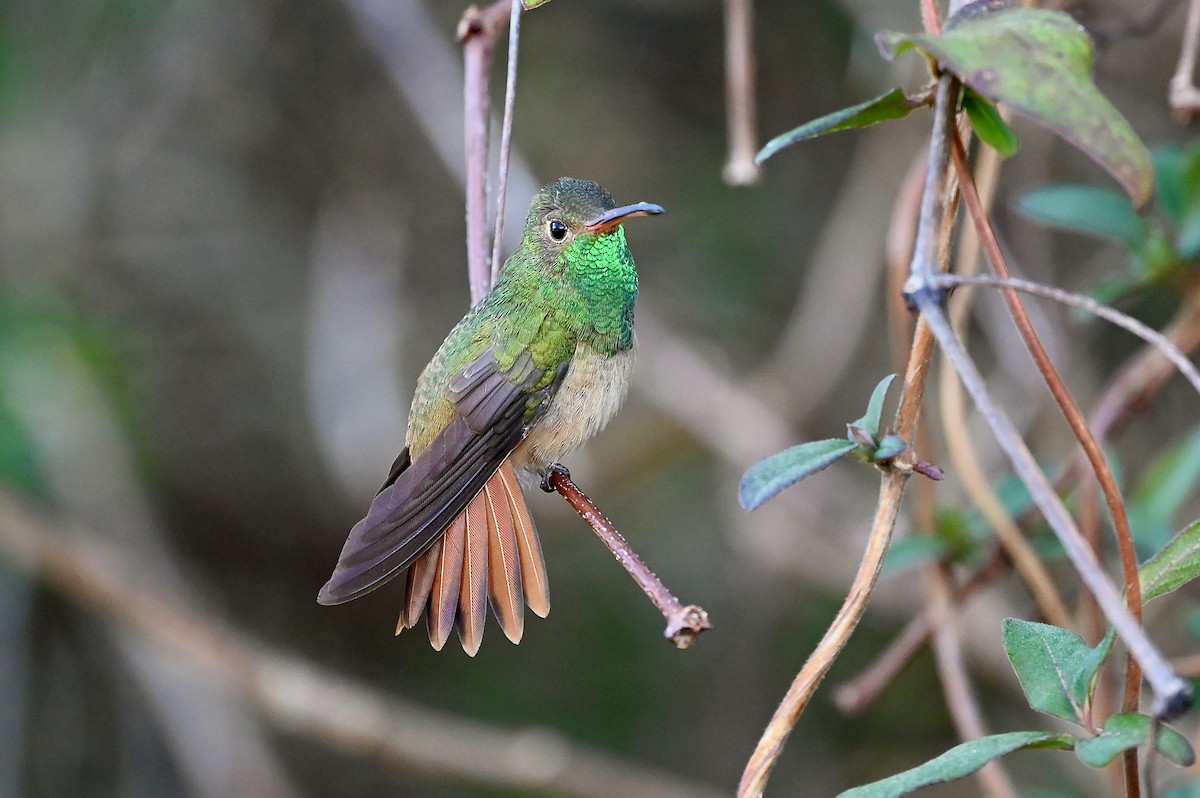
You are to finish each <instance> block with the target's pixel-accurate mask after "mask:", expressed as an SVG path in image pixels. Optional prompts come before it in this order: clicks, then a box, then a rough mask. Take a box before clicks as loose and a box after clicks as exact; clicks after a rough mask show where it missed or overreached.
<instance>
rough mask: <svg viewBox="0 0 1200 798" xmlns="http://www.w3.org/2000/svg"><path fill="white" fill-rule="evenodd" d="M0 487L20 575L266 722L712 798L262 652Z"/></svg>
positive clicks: (496, 775)
mask: <svg viewBox="0 0 1200 798" xmlns="http://www.w3.org/2000/svg"><path fill="white" fill-rule="evenodd" d="M60 525H61V524H60V522H58V521H54V520H51V519H48V518H45V517H43V516H41V515H35V514H34V513H33V512H32V511H30V510H29V509H27V508H26V507H24V506H22V505H21V504H20V503H18V501H17V500H15V499H14V498H12V497H11V496H10V495H9V494H7V493H5V492H0V553H2V554H3V555H4V556H5V557H6V558H7V559H8V560H10V561H11V562H12V563H14V564H15V565H16V566H17V567H19V568H20V569H21V570H22V571H24V572H25V573H27V574H28V575H29V576H30V577H32V578H37V579H41V580H43V581H45V582H46V583H47V584H48V585H49V586H51V587H52V588H54V589H55V590H58V591H59V592H61V593H62V594H64V595H65V596H67V597H68V598H70V599H72V600H74V601H75V602H77V603H79V604H81V605H83V606H84V607H86V608H88V609H90V610H91V611H93V612H95V613H97V614H99V615H100V616H102V617H103V618H105V619H108V620H111V621H113V622H115V623H118V624H120V625H122V626H124V627H126V628H129V629H130V630H132V631H134V632H136V633H137V634H139V635H141V636H142V637H144V638H146V639H147V640H150V641H152V642H153V643H155V644H156V645H158V646H160V647H161V648H162V649H163V650H164V651H167V652H169V653H171V654H173V655H175V656H176V657H177V658H178V659H179V661H180V663H181V664H183V665H186V666H187V667H190V668H192V669H193V670H195V671H197V672H198V673H199V675H200V676H202V677H203V678H205V679H208V680H211V681H213V682H216V683H218V684H219V685H220V686H221V687H223V688H224V689H226V690H228V691H229V692H230V693H233V694H236V695H238V696H240V697H241V698H242V699H243V700H244V701H245V702H246V703H247V704H249V705H250V706H251V707H253V708H254V709H255V710H256V711H257V712H258V713H259V714H260V715H261V716H262V717H263V719H264V720H266V721H268V722H269V723H271V724H272V725H274V726H275V727H276V728H278V729H280V730H282V731H286V732H290V733H293V734H299V735H303V736H306V737H310V738H312V739H314V740H317V741H318V742H321V743H322V744H324V745H327V746H328V747H330V748H333V749H336V750H339V751H341V752H343V753H345V754H347V755H352V756H356V757H365V758H372V759H375V760H377V761H378V762H379V763H381V764H384V765H386V766H388V767H390V768H392V769H394V770H396V771H398V772H401V773H403V774H406V775H411V773H412V772H413V770H414V769H415V770H419V771H421V772H423V773H425V774H427V775H431V776H437V777H442V778H447V779H454V780H460V781H466V782H470V783H473V784H477V785H480V786H485V787H489V788H501V789H508V790H514V791H521V792H529V793H534V794H539V795H570V796H579V797H580V798H611V796H613V795H621V796H639V797H644V798H660V796H672V797H673V798H686V797H689V796H690V797H691V798H716V796H718V795H719V794H720V793H719V792H718V791H716V790H714V789H713V788H711V787H708V786H705V785H701V784H697V783H695V782H688V781H683V780H680V779H678V778H675V777H673V776H669V775H666V774H663V773H659V772H654V771H651V770H647V769H644V768H641V767H640V766H637V765H635V764H633V763H630V762H628V761H624V760H620V759H617V758H615V757H612V756H610V755H607V754H604V753H601V752H599V751H596V750H593V749H589V748H586V747H583V746H580V745H578V744H577V743H574V742H572V741H570V740H568V739H566V738H565V737H563V736H562V735H560V734H558V733H557V732H554V731H550V730H546V729H532V728H531V729H517V728H508V729H505V728H500V727H496V726H490V725H485V724H481V723H476V722H472V721H466V720H462V719H460V718H456V717H453V716H450V715H447V714H444V713H439V712H435V711H433V710H430V709H426V708H424V707H421V706H419V705H416V704H413V703H411V702H407V701H402V700H400V699H397V698H395V697H393V696H390V695H388V694H386V693H381V692H379V691H377V690H373V689H371V688H369V687H367V686H364V685H362V684H360V683H357V682H354V681H352V680H350V679H346V678H344V677H342V676H340V675H338V674H336V673H333V672H330V671H327V670H324V669H322V668H320V667H318V666H316V665H313V664H311V663H309V662H305V661H304V660H302V659H299V658H297V657H293V656H290V655H288V654H284V653H281V652H278V651H276V650H273V649H271V648H269V647H267V646H266V645H265V644H263V643H261V642H259V641H257V640H254V639H253V638H251V637H249V636H247V635H245V634H243V633H241V632H238V631H236V630H234V629H231V628H229V627H228V626H227V625H226V624H224V623H223V622H222V621H219V620H217V619H215V618H212V617H210V616H208V615H206V614H204V613H202V612H200V611H198V610H196V609H195V608H187V609H185V608H184V607H181V606H177V605H176V602H175V600H174V599H173V597H171V596H170V595H167V594H160V593H158V592H156V591H155V590H154V589H152V588H151V587H149V585H148V582H149V579H148V577H147V574H148V573H153V572H155V567H154V566H152V565H151V566H148V565H147V564H146V563H144V562H137V563H135V562H134V561H133V559H132V558H131V557H130V555H129V553H127V552H125V551H123V550H121V549H119V548H117V547H115V546H111V545H104V544H101V543H100V542H99V540H98V536H97V535H95V534H94V533H93V534H90V535H88V536H87V539H86V540H81V539H75V538H72V537H68V536H67V535H65V534H63V533H62V532H60V531H59V526H60Z"/></svg>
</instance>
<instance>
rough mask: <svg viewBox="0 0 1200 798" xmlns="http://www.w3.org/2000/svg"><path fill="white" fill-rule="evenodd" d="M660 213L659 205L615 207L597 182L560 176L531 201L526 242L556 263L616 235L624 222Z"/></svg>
mask: <svg viewBox="0 0 1200 798" xmlns="http://www.w3.org/2000/svg"><path fill="white" fill-rule="evenodd" d="M662 212H663V209H662V207H661V206H659V205H655V204H653V203H650V202H635V203H634V204H632V205H622V206H619V207H618V206H617V203H616V202H615V201H613V198H612V195H611V194H609V193H608V191H606V190H605V189H604V187H603V186H601V185H600V184H599V183H594V182H592V181H591V180H576V179H575V178H571V177H560V178H559V179H558V180H555V181H554V182H553V183H551V184H549V185H548V186H546V187H544V188H543V189H542V190H541V191H539V192H538V193H537V196H535V197H534V198H533V204H532V206H531V207H530V209H529V216H528V217H527V218H526V219H525V240H526V241H527V242H530V243H533V244H534V245H535V249H536V250H537V251H539V252H543V253H547V254H550V255H551V256H552V258H553V260H555V261H557V260H559V256H560V255H561V254H563V253H567V252H568V250H576V251H578V250H581V249H590V248H591V246H592V245H594V244H597V243H599V241H598V239H601V238H606V237H607V236H609V235H610V234H613V233H617V232H618V231H620V229H621V225H622V223H624V222H625V221H626V220H627V219H632V218H633V217H635V216H648V215H652V214H659V213H662ZM622 243H623V237H622Z"/></svg>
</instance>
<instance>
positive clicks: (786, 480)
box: [738, 438, 858, 510]
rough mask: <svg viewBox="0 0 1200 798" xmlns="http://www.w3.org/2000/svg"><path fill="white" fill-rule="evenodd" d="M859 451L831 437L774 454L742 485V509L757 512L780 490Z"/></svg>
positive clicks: (750, 472)
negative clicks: (761, 505)
mask: <svg viewBox="0 0 1200 798" xmlns="http://www.w3.org/2000/svg"><path fill="white" fill-rule="evenodd" d="M856 448H858V444H856V443H851V442H850V441H847V440H846V439H845V438H829V439H827V440H823V441H812V442H810V443H802V444H800V445H799V446H793V447H792V448H790V449H785V450H783V451H782V452H779V453H778V454H773V455H771V456H770V457H768V458H766V459H765V460H760V461H758V462H757V463H755V464H754V465H752V466H750V469H749V470H748V471H746V474H745V476H743V477H742V482H741V484H740V485H739V486H738V500H739V501H740V502H741V503H742V507H744V508H745V509H747V510H753V509H754V508H755V507H758V506H759V505H760V504H762V503H763V502H765V501H766V500H767V499H770V498H772V497H773V496H775V494H777V493H779V491H781V490H783V489H784V488H788V487H791V486H792V485H795V484H796V483H797V482H799V481H800V480H802V479H804V478H805V477H807V476H809V475H811V474H815V473H817V472H818V471H820V470H821V469H823V468H828V467H829V466H830V465H832V464H833V463H835V462H836V461H837V460H838V458H841V457H844V456H845V455H847V454H849V453H850V452H851V451H853V450H854V449H856Z"/></svg>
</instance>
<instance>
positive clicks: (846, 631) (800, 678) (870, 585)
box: [737, 323, 933, 798]
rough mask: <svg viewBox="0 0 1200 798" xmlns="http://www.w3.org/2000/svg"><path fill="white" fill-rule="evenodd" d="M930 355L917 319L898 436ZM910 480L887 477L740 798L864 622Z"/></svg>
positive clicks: (759, 788)
mask: <svg viewBox="0 0 1200 798" xmlns="http://www.w3.org/2000/svg"><path fill="white" fill-rule="evenodd" d="M932 356H933V339H932V337H931V336H930V334H929V329H928V327H927V326H926V325H925V324H921V323H918V325H917V330H916V333H915V335H914V336H913V345H912V355H911V357H910V359H909V363H908V369H907V370H906V372H905V375H904V393H903V394H902V395H901V398H900V407H899V408H898V409H897V411H896V421H895V427H896V430H897V434H898V435H900V436H901V437H902V438H905V439H906V440H911V439H912V437H913V433H914V432H915V431H916V425H917V418H918V416H919V414H920V407H921V399H922V398H923V396H924V392H925V384H926V381H927V380H928V376H929V368H930V364H931V362H932ZM907 481H908V474H907V473H905V472H904V471H903V470H902V469H891V470H890V471H889V472H888V473H887V474H885V476H884V477H883V481H882V483H881V485H880V487H879V501H878V503H877V504H876V507H875V519H874V521H873V522H872V524H871V532H870V535H869V537H868V539H867V547H866V550H865V551H864V552H863V557H862V560H861V561H860V562H859V566H858V571H857V573H856V574H855V576H854V581H853V582H852V583H851V585H850V589H849V590H848V591H847V594H846V600H845V601H844V602H843V603H842V606H841V609H839V610H838V613H837V615H836V616H834V619H833V621H832V623H830V625H829V629H828V630H826V632H825V635H824V636H823V637H822V638H821V640H820V642H818V643H817V645H816V647H815V648H814V649H813V652H812V653H811V654H810V655H809V657H808V660H807V661H805V663H804V666H803V667H802V668H801V669H800V672H799V673H797V674H796V677H795V678H794V679H793V680H792V684H791V686H790V687H789V688H788V690H787V693H786V694H785V695H784V697H783V699H782V700H781V701H780V702H779V706H778V707H777V708H776V709H775V714H774V715H772V717H771V720H770V722H769V723H768V724H767V727H766V729H765V730H764V731H763V734H762V737H761V738H760V739H759V741H758V745H757V746H755V748H754V752H753V753H752V754H751V755H750V759H749V761H748V762H747V763H746V768H745V770H744V771H743V772H742V778H741V782H740V784H739V785H738V793H737V794H738V798H754V797H755V796H759V795H761V794H762V792H763V790H764V789H765V788H766V784H767V779H768V778H770V775H771V770H772V769H773V768H774V767H775V763H776V762H777V761H778V760H779V755H780V754H781V753H782V752H783V746H784V744H785V743H786V742H787V738H788V735H790V734H791V732H792V729H793V728H794V727H795V725H796V722H797V721H798V720H799V719H800V715H801V713H803V712H804V709H805V707H807V706H808V702H809V700H810V699H811V698H812V695H813V693H814V692H816V689H817V686H818V685H819V684H820V683H821V680H822V679H824V678H825V674H826V673H828V672H829V669H830V667H832V666H833V663H834V661H835V660H836V659H837V657H838V655H839V654H840V653H841V651H842V649H843V648H845V646H846V643H847V642H848V641H849V640H850V636H851V635H852V634H853V633H854V630H855V628H857V626H858V623H859V621H861V620H862V616H863V613H864V612H865V611H866V606H867V602H868V601H869V600H870V597H871V593H872V591H873V590H874V588H875V583H876V582H877V581H878V579H879V571H880V569H881V568H882V567H883V559H884V555H886V554H887V548H888V544H889V543H890V541H891V537H892V531H893V529H894V528H895V524H896V518H897V517H898V516H899V513H900V500H901V498H903V496H904V486H905V484H906V483H907Z"/></svg>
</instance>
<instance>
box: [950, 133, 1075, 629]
mask: <svg viewBox="0 0 1200 798" xmlns="http://www.w3.org/2000/svg"><path fill="white" fill-rule="evenodd" d="M979 161H980V163H979V172H980V175H981V177H982V183H983V185H982V187H981V190H980V194H981V199H983V201H984V204H985V205H988V204H990V201H991V197H992V195H993V193H994V190H995V185H996V175H997V173H998V171H999V163H1000V159H999V156H998V155H997V154H996V151H995V150H993V149H991V148H990V147H988V148H985V149H984V150H983V151H982V152H981V153H980V156H979ZM979 244H980V242H979V236H978V234H977V233H976V231H975V230H974V228H973V227H971V226H968V227H967V228H966V229H964V230H963V233H962V236H961V238H960V240H959V250H958V254H957V261H958V266H957V268H956V269H955V272H956V273H958V274H968V273H973V272H974V271H975V265H976V263H977V261H978V258H979ZM969 306H970V305H969V299H968V297H962V298H961V301H959V302H956V303H955V304H954V306H953V307H951V308H950V322H951V325H952V326H954V328H955V329H956V330H958V331H959V335H960V336H962V335H964V334H965V332H966V328H965V326H964V322H965V319H966V316H967V310H968V308H969ZM938 376H939V379H938V396H939V400H940V409H941V414H940V415H941V420H942V427H943V429H944V431H945V433H944V434H945V439H946V446H947V449H948V450H949V453H950V460H951V462H952V463H953V466H954V473H955V475H956V476H957V477H958V479H959V481H960V482H961V483H962V485H963V488H964V489H965V490H966V492H967V495H968V496H969V497H970V498H971V501H972V502H974V504H975V506H976V507H978V508H979V512H980V513H981V514H982V515H983V517H984V518H985V519H986V520H987V522H988V524H989V525H990V526H991V527H992V529H993V530H994V531H995V532H996V537H997V538H999V539H1000V543H1001V545H1003V546H1004V548H1005V550H1006V551H1007V552H1008V555H1009V557H1010V558H1011V560H1012V564H1013V567H1014V568H1015V569H1016V571H1017V574H1018V575H1019V576H1020V577H1021V579H1022V580H1023V581H1024V582H1025V585H1026V587H1027V588H1028V589H1029V592H1030V594H1031V595H1032V596H1033V599H1034V601H1035V602H1036V604H1037V606H1038V609H1039V611H1040V612H1041V614H1042V617H1044V618H1045V619H1046V620H1047V621H1049V622H1050V623H1052V624H1054V625H1056V626H1061V627H1063V628H1070V626H1071V616H1070V613H1069V612H1068V611H1067V607H1066V604H1065V602H1063V600H1062V597H1061V596H1060V595H1059V592H1058V588H1056V587H1055V586H1054V580H1053V579H1051V578H1050V574H1049V572H1048V571H1047V570H1046V567H1045V565H1044V564H1043V563H1042V560H1041V558H1040V557H1038V556H1037V552H1035V551H1034V550H1033V546H1032V545H1030V543H1029V541H1027V540H1026V539H1025V536H1024V535H1023V534H1022V533H1021V530H1020V528H1019V527H1018V526H1017V523H1016V522H1015V521H1014V520H1013V519H1012V517H1011V516H1010V515H1009V513H1008V511H1007V510H1005V509H1004V505H1003V504H1001V502H1000V500H999V498H997V496H996V494H995V492H994V491H993V490H992V488H991V486H990V485H989V484H988V481H987V478H986V476H985V475H984V473H983V470H982V469H981V468H980V466H979V460H978V458H977V456H976V453H975V448H974V444H973V442H972V438H971V436H970V435H969V434H968V432H967V428H966V401H965V396H964V394H963V391H962V386H961V384H960V383H959V382H958V379H957V377H956V375H955V373H954V369H952V368H949V367H944V368H942V369H941V371H940V373H939V375H938Z"/></svg>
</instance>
